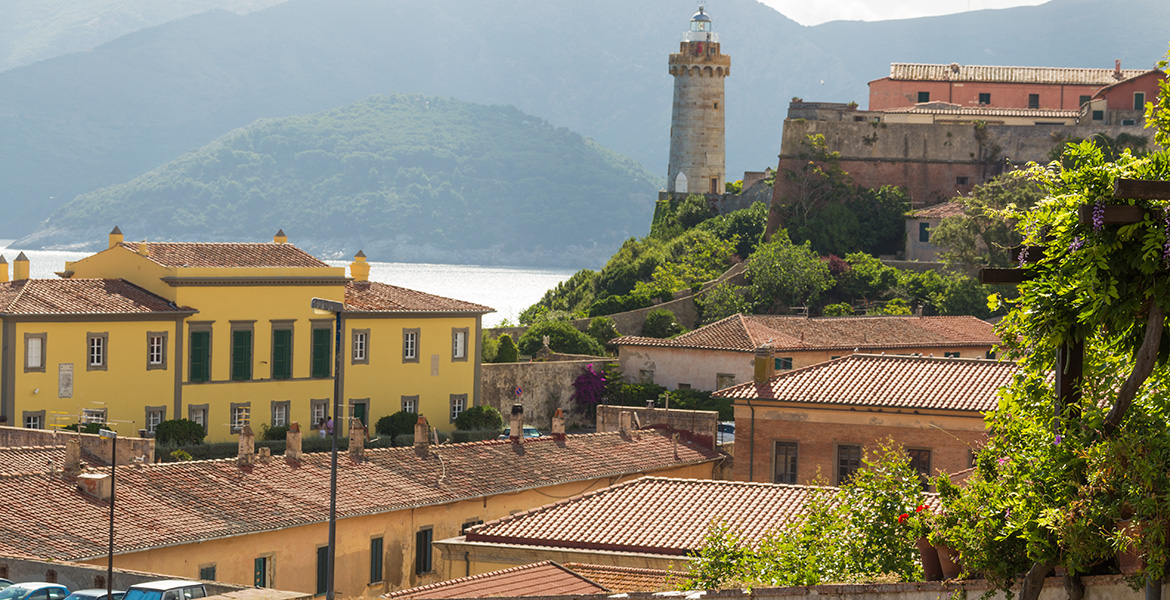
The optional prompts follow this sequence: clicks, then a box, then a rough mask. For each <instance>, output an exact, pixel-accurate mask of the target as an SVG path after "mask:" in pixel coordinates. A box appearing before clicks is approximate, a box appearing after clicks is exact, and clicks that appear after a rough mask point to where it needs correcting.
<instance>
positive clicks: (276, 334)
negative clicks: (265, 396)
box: [272, 321, 293, 379]
mask: <svg viewBox="0 0 1170 600" xmlns="http://www.w3.org/2000/svg"><path fill="white" fill-rule="evenodd" d="M292 357H293V328H292V322H291V321H283V322H279V323H276V322H274V323H273V324H272V378H273V379H291V378H292V361H293V358H292Z"/></svg>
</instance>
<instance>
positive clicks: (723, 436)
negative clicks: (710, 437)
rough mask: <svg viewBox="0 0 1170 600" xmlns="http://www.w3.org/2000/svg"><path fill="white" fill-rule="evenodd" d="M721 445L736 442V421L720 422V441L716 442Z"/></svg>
mask: <svg viewBox="0 0 1170 600" xmlns="http://www.w3.org/2000/svg"><path fill="white" fill-rule="evenodd" d="M715 441H716V442H718V443H720V444H731V443H734V442H735V421H720V422H719V439H718V440H715Z"/></svg>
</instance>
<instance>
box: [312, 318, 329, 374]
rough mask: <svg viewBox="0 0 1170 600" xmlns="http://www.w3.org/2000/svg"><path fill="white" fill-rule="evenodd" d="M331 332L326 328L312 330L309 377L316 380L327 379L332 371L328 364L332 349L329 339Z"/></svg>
mask: <svg viewBox="0 0 1170 600" xmlns="http://www.w3.org/2000/svg"><path fill="white" fill-rule="evenodd" d="M332 333H333V332H332V331H331V330H330V329H328V328H326V327H315V328H314V329H313V365H312V366H313V369H312V372H311V373H310V376H312V377H316V378H317V379H324V378H326V377H329V374H330V373H331V372H332V371H333V370H332V369H331V368H330V365H329V363H330V362H332V361H331V360H330V359H331V358H332V356H331V355H330V352H331V350H332V349H333V344H332V341H331V340H330V339H329V338H330V336H331V335H332Z"/></svg>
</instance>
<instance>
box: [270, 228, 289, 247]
mask: <svg viewBox="0 0 1170 600" xmlns="http://www.w3.org/2000/svg"><path fill="white" fill-rule="evenodd" d="M272 243H273V244H287V243H288V236H287V235H285V234H284V230H283V229H277V230H276V235H274V236H272Z"/></svg>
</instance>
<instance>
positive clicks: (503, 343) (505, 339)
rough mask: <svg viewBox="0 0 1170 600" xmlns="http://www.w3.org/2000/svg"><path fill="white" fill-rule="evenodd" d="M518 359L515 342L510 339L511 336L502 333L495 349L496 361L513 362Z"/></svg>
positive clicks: (518, 354) (518, 352)
mask: <svg viewBox="0 0 1170 600" xmlns="http://www.w3.org/2000/svg"><path fill="white" fill-rule="evenodd" d="M517 360H520V351H519V349H517V348H516V342H513V341H512V336H510V335H508V334H506V333H505V334H503V335H501V336H500V347H499V349H498V350H496V360H495V361H494V362H498V363H514V362H516V361H517Z"/></svg>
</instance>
